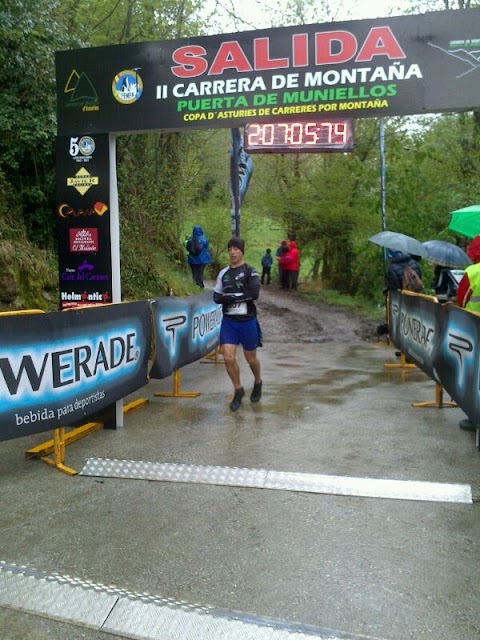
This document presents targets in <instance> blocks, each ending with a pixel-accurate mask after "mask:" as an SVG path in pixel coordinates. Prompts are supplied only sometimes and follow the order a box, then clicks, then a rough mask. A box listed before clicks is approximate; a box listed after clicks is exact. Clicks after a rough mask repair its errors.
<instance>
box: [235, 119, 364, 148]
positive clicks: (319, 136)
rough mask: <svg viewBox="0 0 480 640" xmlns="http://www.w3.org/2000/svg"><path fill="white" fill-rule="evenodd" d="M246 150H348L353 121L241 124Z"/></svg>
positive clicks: (350, 146) (351, 145) (351, 143)
mask: <svg viewBox="0 0 480 640" xmlns="http://www.w3.org/2000/svg"><path fill="white" fill-rule="evenodd" d="M244 144H245V149H246V150H247V151H250V152H257V153H260V152H263V153H265V152H274V151H277V152H279V153H283V152H288V151H294V152H299V151H300V152H301V151H348V150H350V149H352V148H353V121H352V120H351V119H350V118H347V119H344V120H316V121H305V122H268V123H249V124H247V125H245V141H244Z"/></svg>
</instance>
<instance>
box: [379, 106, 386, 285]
mask: <svg viewBox="0 0 480 640" xmlns="http://www.w3.org/2000/svg"><path fill="white" fill-rule="evenodd" d="M379 123H380V128H379V144H380V207H381V213H382V231H386V230H387V211H386V203H387V189H386V163H385V122H384V120H383V118H380V119H379ZM383 265H384V271H385V273H386V272H387V250H386V248H384V249H383Z"/></svg>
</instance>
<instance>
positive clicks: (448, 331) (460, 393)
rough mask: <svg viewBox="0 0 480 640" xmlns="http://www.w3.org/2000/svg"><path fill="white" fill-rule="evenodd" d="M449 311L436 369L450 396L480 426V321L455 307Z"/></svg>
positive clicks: (441, 336)
mask: <svg viewBox="0 0 480 640" xmlns="http://www.w3.org/2000/svg"><path fill="white" fill-rule="evenodd" d="M445 307H446V308H445V314H444V315H445V318H444V323H443V327H442V332H441V335H440V336H439V340H438V349H437V351H436V356H435V358H434V366H435V369H436V372H437V375H438V376H439V377H440V379H441V380H442V386H443V387H444V389H445V390H446V391H447V393H448V394H449V395H450V396H451V398H452V399H453V400H454V401H455V402H456V403H457V404H458V405H459V406H460V407H461V408H462V410H463V411H464V412H465V413H466V414H467V416H468V417H469V418H470V420H472V422H473V423H474V424H480V352H479V344H480V317H479V316H478V315H477V314H475V313H470V312H468V311H465V310H464V309H461V308H459V307H457V306H455V305H453V304H448V305H445Z"/></svg>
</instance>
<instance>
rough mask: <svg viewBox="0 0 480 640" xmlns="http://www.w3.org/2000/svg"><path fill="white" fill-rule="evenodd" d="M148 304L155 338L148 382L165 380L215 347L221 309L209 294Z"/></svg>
mask: <svg viewBox="0 0 480 640" xmlns="http://www.w3.org/2000/svg"><path fill="white" fill-rule="evenodd" d="M150 304H151V307H152V315H153V331H154V336H155V359H154V362H153V365H152V368H151V371H150V377H151V378H157V379H162V378H167V377H168V376H170V375H172V373H173V372H174V371H175V370H176V369H180V368H181V367H184V366H185V365H187V364H190V363H191V362H195V361H196V360H199V359H200V358H202V357H203V356H205V355H207V354H208V353H210V352H211V351H213V349H215V347H216V346H217V345H218V340H219V336H220V325H221V322H222V307H221V305H218V304H215V302H213V298H212V294H211V293H202V294H200V295H198V296H190V297H189V298H176V297H175V296H170V297H166V298H155V299H154V300H151V301H150Z"/></svg>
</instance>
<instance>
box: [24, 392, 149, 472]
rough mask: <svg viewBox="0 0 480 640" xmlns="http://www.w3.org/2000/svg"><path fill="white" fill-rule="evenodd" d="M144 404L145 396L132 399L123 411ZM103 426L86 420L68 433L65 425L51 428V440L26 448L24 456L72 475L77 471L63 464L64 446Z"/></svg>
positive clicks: (131, 409) (131, 411) (136, 408)
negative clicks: (36, 459) (51, 455)
mask: <svg viewBox="0 0 480 640" xmlns="http://www.w3.org/2000/svg"><path fill="white" fill-rule="evenodd" d="M146 404H148V399H146V398H139V399H138V400H133V401H132V402H129V403H128V404H126V405H125V406H124V407H123V413H124V414H127V413H133V412H134V411H137V410H138V409H141V408H142V407H143V406H145V405H146ZM103 427H104V424H103V422H88V423H87V424H84V425H82V426H81V427H75V428H73V429H72V430H71V431H69V432H68V433H65V427H59V428H58V429H54V430H53V440H48V441H47V442H43V443H42V444H39V445H37V446H36V447H32V448H31V449H28V450H27V451H26V452H25V458H27V460H28V459H30V458H39V459H40V460H42V462H45V463H46V464H48V465H50V466H51V467H54V468H55V469H58V471H62V472H63V473H66V474H67V475H69V476H74V475H76V474H77V471H75V470H74V469H71V468H70V467H67V466H66V465H65V464H64V462H65V447H66V446H67V445H69V444H71V443H72V442H76V441H77V440H80V439H81V438H85V436H88V435H90V434H91V433H94V432H95V431H98V430H99V429H103ZM51 453H53V458H49V457H48V456H49V455H50V454H51Z"/></svg>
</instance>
